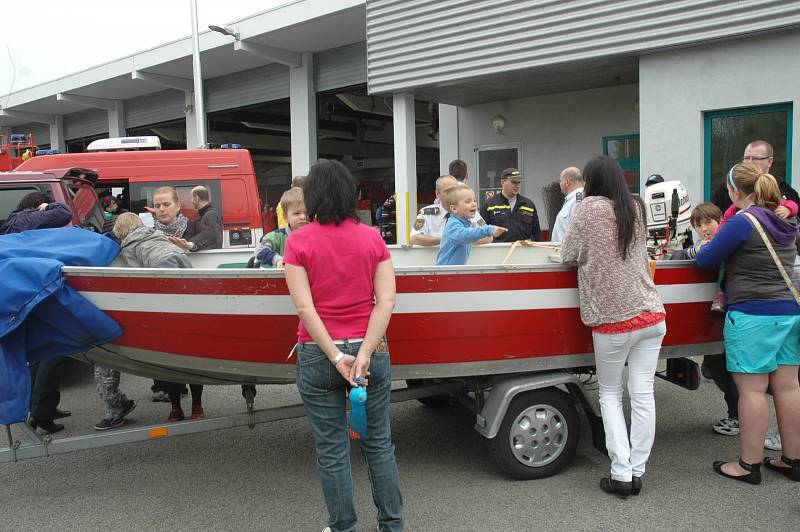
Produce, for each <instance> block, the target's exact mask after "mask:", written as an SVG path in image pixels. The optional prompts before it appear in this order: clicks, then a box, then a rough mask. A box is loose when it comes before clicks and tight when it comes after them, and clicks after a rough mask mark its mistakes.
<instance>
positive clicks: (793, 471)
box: [764, 455, 800, 482]
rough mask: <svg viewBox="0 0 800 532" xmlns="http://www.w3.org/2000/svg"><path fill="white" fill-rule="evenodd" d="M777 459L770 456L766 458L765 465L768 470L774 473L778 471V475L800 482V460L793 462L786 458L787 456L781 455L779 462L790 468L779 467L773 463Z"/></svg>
mask: <svg viewBox="0 0 800 532" xmlns="http://www.w3.org/2000/svg"><path fill="white" fill-rule="evenodd" d="M775 458H776V457H774V456H768V457H766V458H764V465H765V466H767V469H772V470H773V471H777V472H778V473H781V474H783V475H786V477H787V478H789V479H790V480H794V481H795V482H800V459H795V460H792V459H791V458H786V456H785V455H781V457H780V458H778V460H780V461H781V462H783V463H784V464H786V465H788V466H789V467H778V466H776V465H775V464H773V463H772V460H773V459H775Z"/></svg>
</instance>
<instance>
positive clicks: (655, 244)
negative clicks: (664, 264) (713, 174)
mask: <svg viewBox="0 0 800 532" xmlns="http://www.w3.org/2000/svg"><path fill="white" fill-rule="evenodd" d="M644 204H645V211H646V214H647V235H648V240H647V251H648V253H650V254H651V255H652V256H653V257H655V258H662V257H663V256H665V255H669V254H670V252H672V251H676V250H678V249H682V248H684V247H685V246H686V244H688V245H691V241H692V227H691V223H690V221H689V217H690V214H691V210H692V204H691V202H690V201H689V193H688V192H686V188H684V186H683V184H682V183H681V182H680V181H677V180H673V181H666V180H665V179H664V177H663V176H661V175H659V174H654V175H651V176H650V177H648V178H647V181H645V190H644Z"/></svg>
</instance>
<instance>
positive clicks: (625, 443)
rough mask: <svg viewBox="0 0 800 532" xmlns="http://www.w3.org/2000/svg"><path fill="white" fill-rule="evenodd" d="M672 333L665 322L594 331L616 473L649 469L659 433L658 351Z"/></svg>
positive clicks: (624, 475) (625, 475) (620, 476)
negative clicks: (625, 398) (625, 399)
mask: <svg viewBox="0 0 800 532" xmlns="http://www.w3.org/2000/svg"><path fill="white" fill-rule="evenodd" d="M666 333H667V325H666V323H665V322H663V321H662V322H661V323H658V324H656V325H652V326H650V327H646V328H644V329H639V330H638V331H633V332H630V333H622V334H602V333H596V332H593V333H592V339H593V340H594V356H595V360H596V362H597V381H598V383H599V385H600V411H601V413H602V415H603V427H604V428H605V431H606V448H607V449H608V456H609V458H611V478H613V479H614V480H621V481H624V482H629V481H630V480H631V476H637V477H640V476H642V475H643V474H644V469H645V464H646V463H647V459H648V458H649V456H650V449H651V448H652V447H653V440H654V439H655V434H656V402H655V399H654V397H653V381H654V380H655V373H656V365H657V364H658V353H659V351H660V350H661V341H662V340H663V339H664V335H665V334H666ZM626 361H627V362H628V394H629V396H630V400H631V435H630V440H629V439H628V428H627V426H626V425H625V414H624V413H623V411H622V374H623V371H624V369H625V362H626Z"/></svg>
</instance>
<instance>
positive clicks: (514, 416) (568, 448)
mask: <svg viewBox="0 0 800 532" xmlns="http://www.w3.org/2000/svg"><path fill="white" fill-rule="evenodd" d="M580 432H581V424H580V419H579V418H578V411H577V410H576V408H575V403H574V401H573V400H572V398H571V397H570V396H569V395H568V394H567V393H565V392H563V391H561V390H559V389H557V388H545V389H542V390H534V391H531V392H526V393H522V394H520V395H518V396H516V397H515V398H514V399H513V400H512V401H511V404H510V405H509V406H508V410H507V411H506V414H505V417H504V418H503V422H502V424H501V425H500V430H499V431H498V433H497V435H496V436H495V437H494V438H492V439H491V440H489V450H490V453H491V455H492V457H493V458H494V460H495V461H496V462H497V465H498V466H499V467H500V469H501V470H502V471H503V472H504V473H506V474H507V475H509V476H510V477H513V478H517V479H521V480H529V479H535V478H545V477H549V476H552V475H555V474H556V473H558V472H559V471H560V470H561V469H563V468H564V466H566V465H567V464H569V463H570V462H571V461H572V458H573V457H574V456H575V450H576V448H577V446H578V440H579V439H580Z"/></svg>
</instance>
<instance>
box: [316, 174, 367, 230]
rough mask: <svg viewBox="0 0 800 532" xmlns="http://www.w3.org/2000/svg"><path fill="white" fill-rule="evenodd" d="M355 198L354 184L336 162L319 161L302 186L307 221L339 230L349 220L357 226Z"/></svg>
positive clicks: (355, 187) (352, 178)
mask: <svg viewBox="0 0 800 532" xmlns="http://www.w3.org/2000/svg"><path fill="white" fill-rule="evenodd" d="M357 197H358V187H357V186H356V180H355V178H354V177H353V174H351V173H350V170H348V169H347V167H346V166H345V165H343V164H342V163H340V162H339V161H332V160H329V159H320V160H319V161H317V163H316V164H314V166H312V167H311V170H310V171H309V172H308V177H307V178H306V180H305V182H304V183H303V198H304V199H305V203H306V210H307V211H308V219H309V220H311V221H314V220H316V221H318V222H319V223H321V224H327V223H331V222H333V223H334V224H336V225H337V226H338V225H339V224H340V223H342V222H343V221H344V220H346V219H348V218H350V219H351V220H353V221H355V222H357V223H358V222H359V219H358V215H357V214H356V199H357Z"/></svg>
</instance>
